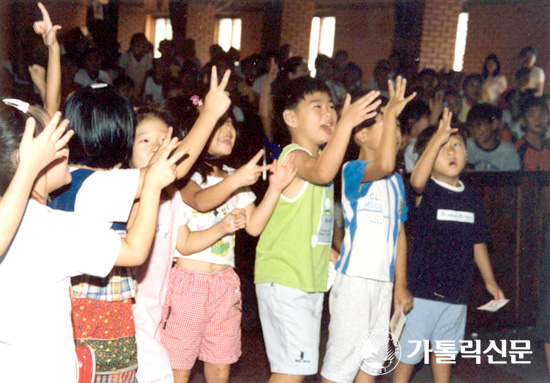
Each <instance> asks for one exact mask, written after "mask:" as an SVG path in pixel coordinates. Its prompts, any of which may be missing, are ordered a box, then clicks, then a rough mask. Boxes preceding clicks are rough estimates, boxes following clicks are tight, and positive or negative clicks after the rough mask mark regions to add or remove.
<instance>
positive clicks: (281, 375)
mask: <svg viewBox="0 0 550 383" xmlns="http://www.w3.org/2000/svg"><path fill="white" fill-rule="evenodd" d="M39 7H40V10H41V12H42V15H43V19H42V20H41V21H38V22H36V23H35V26H34V29H35V31H36V33H37V34H39V35H40V36H42V38H43V41H44V43H45V45H46V46H47V47H48V53H49V55H48V68H47V71H46V70H44V71H42V70H41V69H40V68H37V67H32V68H30V69H29V70H30V73H31V75H32V79H33V82H34V83H35V85H36V89H37V90H38V92H39V95H40V103H41V104H42V106H36V105H34V106H33V105H29V104H28V103H27V102H24V101H20V100H17V99H12V98H4V99H3V102H2V103H1V105H0V166H1V167H2V173H1V175H0V193H1V195H2V198H1V199H0V216H1V217H2V219H1V220H0V228H1V229H3V230H2V233H3V236H2V238H1V242H0V250H1V255H0V305H1V306H2V307H3V308H4V309H5V311H4V314H3V315H2V316H1V317H0V363H1V365H2V367H1V368H0V381H2V382H4V381H6V382H29V381H37V382H38V381H40V382H46V383H49V382H62V383H69V382H71V383H73V382H76V381H80V382H84V381H85V380H84V378H85V377H86V376H88V377H90V376H92V377H94V381H95V382H98V383H102V382H109V383H110V382H120V383H125V382H136V381H137V382H139V383H153V382H176V383H186V382H188V381H189V379H190V373H191V369H192V368H193V366H194V364H195V362H196V360H201V361H203V362H204V375H205V379H206V382H207V383H214V382H228V380H229V374H230V367H231V365H232V364H234V363H235V362H237V361H238V359H239V357H240V356H241V318H242V301H241V298H242V296H241V287H240V280H239V276H238V275H237V273H236V272H235V258H236V257H235V234H236V233H237V232H238V231H239V230H245V231H246V232H247V233H248V234H249V235H251V236H259V242H258V244H257V247H256V254H255V268H254V283H255V285H256V295H257V299H258V310H259V316H260V321H261V325H262V331H263V338H264V342H265V348H266V353H267V356H268V359H269V364H270V369H271V373H272V375H271V378H270V382H272V383H279V382H301V381H302V380H303V379H304V378H305V376H307V375H313V374H316V373H317V372H318V368H319V365H322V369H321V376H322V379H323V382H354V381H356V382H374V381H375V379H376V376H377V374H378V373H380V371H378V372H377V371H376V370H367V369H363V368H362V365H361V364H360V363H357V361H356V358H355V356H356V355H355V354H356V353H357V351H356V345H357V340H358V339H359V338H360V337H361V336H362V334H364V333H366V332H368V331H370V330H388V327H389V321H390V315H391V314H392V313H402V314H406V318H407V322H406V325H405V329H404V332H403V335H402V338H401V344H402V346H403V351H402V353H401V356H400V357H399V360H400V363H399V364H398V365H397V368H396V370H395V373H394V378H393V379H394V382H398V383H399V382H408V380H409V378H410V375H411V373H412V370H413V367H414V365H415V364H416V363H418V362H419V359H417V358H414V357H410V355H411V354H414V353H413V352H411V351H412V349H410V348H411V347H413V344H414V342H415V341H422V340H429V341H430V342H431V343H432V345H435V344H437V342H438V341H441V340H446V341H454V342H457V343H458V342H460V341H461V340H462V339H463V338H464V331H465V323H466V307H467V303H468V293H469V288H470V286H471V284H472V275H473V272H474V265H475V266H477V268H478V269H479V271H480V272H481V276H482V278H483V281H484V283H485V286H486V289H487V291H488V292H489V293H490V294H491V295H492V296H493V297H494V298H495V299H496V300H501V299H504V293H503V291H502V290H501V289H500V287H499V286H498V284H497V282H496V280H495V278H494V276H493V272H492V268H491V263H490V260H489V253H488V250H487V243H488V242H489V241H490V240H491V234H490V231H489V227H488V218H487V216H486V213H485V209H484V206H483V202H482V200H481V198H480V197H479V195H477V193H476V192H475V191H474V190H473V189H472V188H471V187H469V186H468V185H465V184H464V183H462V181H461V180H460V175H461V173H462V172H463V171H464V170H465V169H467V168H468V167H471V168H473V169H474V170H479V171H495V170H498V171H513V170H520V169H523V170H550V146H549V143H548V141H547V138H548V123H549V110H548V104H547V102H546V100H545V99H543V98H541V97H536V96H535V95H536V94H537V93H539V92H540V89H541V88H540V83H541V81H542V82H543V81H544V73H542V75H541V73H540V71H537V74H536V76H535V77H533V78H531V79H530V81H531V80H532V82H533V84H534V85H531V84H520V82H521V81H522V80H521V79H522V73H523V72H525V73H527V74H530V75H532V69H531V72H526V71H525V70H523V69H525V68H532V67H533V65H534V60H533V55H535V56H536V51H534V50H532V49H531V50H529V49H527V50H526V51H525V52H523V51H522V53H521V57H524V56H528V57H529V58H530V59H529V60H527V58H525V68H523V69H520V70H519V71H518V75H517V79H518V86H517V89H514V90H512V91H509V92H508V93H505V92H504V89H505V88H506V85H505V84H506V82H505V81H504V80H503V79H502V77H501V76H502V75H501V74H500V63H499V61H498V58H497V57H496V56H494V55H491V56H489V57H488V58H487V60H486V62H485V64H484V71H483V74H482V75H476V74H472V75H469V76H466V77H465V78H464V79H463V81H462V83H461V82H460V81H457V79H456V78H455V77H456V76H455V77H453V75H447V74H438V73H436V72H435V71H433V70H424V71H422V72H421V73H420V74H419V76H418V77H417V79H416V80H415V81H413V82H412V84H409V86H408V85H407V80H405V78H404V77H403V76H402V75H401V73H402V72H400V68H399V67H398V66H397V65H396V64H394V63H393V61H392V60H381V61H380V62H379V65H377V70H376V73H375V76H374V77H373V78H372V81H371V83H372V84H375V86H374V87H375V88H377V89H376V90H370V91H367V90H364V89H362V87H361V84H360V81H359V82H358V78H359V79H360V78H361V73H360V69H359V67H358V66H357V65H356V64H354V63H352V62H349V58H348V57H347V54H346V53H345V52H343V51H339V52H337V54H336V55H335V59H334V60H333V59H330V58H328V57H326V56H323V57H320V58H319V59H318V66H319V68H318V73H317V74H318V76H317V78H312V77H310V76H309V70H308V69H307V66H306V64H305V62H304V60H303V59H302V58H301V57H291V58H289V56H290V51H289V47H288V46H285V47H281V49H280V50H279V51H278V52H273V53H272V54H270V55H268V58H265V59H266V62H265V63H264V64H265V67H264V73H260V72H257V71H256V70H257V69H258V67H260V66H262V65H254V63H252V61H255V63H256V64H260V60H261V58H260V57H252V58H247V59H245V60H243V62H242V65H241V67H240V68H239V70H241V71H242V73H241V75H242V77H238V75H237V72H238V70H237V69H236V68H235V67H234V65H233V63H232V62H231V60H233V62H234V61H235V60H234V57H233V56H231V55H229V54H226V53H224V52H223V51H221V52H220V51H219V50H218V49H212V50H211V53H212V58H211V61H210V62H209V63H208V64H207V65H206V66H205V67H204V68H203V69H202V71H201V69H200V66H199V65H198V63H197V61H196V59H195V58H194V57H193V55H190V56H188V57H186V58H185V60H183V59H181V57H177V55H176V54H175V52H174V50H173V49H174V47H173V46H172V45H171V44H170V42H168V41H165V42H164V43H163V46H162V52H163V59H162V60H159V61H156V62H154V63H153V60H152V53H151V49H150V44H149V43H148V41H147V39H146V38H145V36H144V35H141V34H139V35H136V36H134V37H133V38H132V42H131V44H130V50H129V51H128V52H127V53H125V54H124V55H123V56H121V58H120V61H119V63H120V67H121V68H122V69H120V70H119V71H118V72H116V71H115V72H113V71H111V73H108V72H107V71H103V69H104V68H102V66H101V55H100V52H99V50H98V47H95V46H90V45H89V44H90V43H89V42H86V43H85V46H84V47H80V48H78V49H76V48H75V49H76V51H79V49H80V52H81V53H82V52H85V53H86V54H84V55H83V56H82V57H84V60H83V65H82V68H80V70H79V71H73V78H72V79H71V81H66V80H65V79H64V78H63V76H64V75H65V74H66V73H65V71H64V70H62V68H63V65H62V60H63V61H65V60H68V61H70V58H67V57H65V58H63V59H62V58H61V49H60V44H59V43H58V41H57V31H58V30H59V29H60V27H59V26H57V25H54V24H53V23H52V22H51V20H50V18H49V15H48V12H47V10H46V9H45V7H44V6H43V5H42V4H40V3H39ZM191 46H192V44H190V43H189V47H191ZM214 48H215V47H214ZM191 50H192V49H191ZM64 51H66V52H71V51H73V49H71V48H70V47H66V48H65V49H64ZM233 53H234V52H233ZM229 58H231V60H229ZM268 63H269V64H268ZM150 69H152V70H151V71H150ZM357 69H359V70H357ZM539 69H540V68H539ZM46 73H47V75H46ZM222 73H223V76H222V77H221V78H219V77H218V74H222ZM381 74H382V75H381ZM112 75H117V76H118V77H117V78H116V79H114V82H113V83H114V84H115V86H113V85H110V83H111V79H112V77H111V76H112ZM149 75H150V77H149ZM388 78H390V79H389V80H388ZM176 79H178V80H177V81H176ZM182 79H184V80H185V81H186V86H185V87H184V86H182V83H181V81H182ZM382 79H384V80H382ZM541 79H542V80H541ZM523 81H524V82H527V79H526V78H525V79H523ZM75 83H76V84H79V85H77V86H75ZM64 84H69V85H70V87H71V90H70V91H69V92H65V91H64V89H63V88H64ZM457 84H460V85H457ZM503 84H504V85H503ZM457 87H458V88H457ZM117 88H118V89H117ZM461 89H463V91H464V93H461ZM527 89H532V91H531V92H529V91H527ZM67 93H69V94H68V95H67ZM462 94H463V96H462ZM66 95H67V97H65V96H66ZM384 96H386V97H384ZM482 99H483V100H485V101H487V102H486V103H482V102H481V101H482ZM499 100H503V103H504V105H505V111H507V112H508V116H509V121H519V122H520V126H521V129H519V130H515V128H513V127H512V126H511V125H508V126H505V125H503V121H505V120H506V118H505V117H504V114H503V111H502V109H501V108H500V107H499V106H498V105H497V104H498V102H499ZM151 101H155V102H154V103H151ZM138 105H139V107H138ZM61 106H63V116H64V118H65V119H64V120H61V113H60V112H58V110H59V109H60V108H61ZM340 107H341V108H340ZM251 121H254V124H256V125H258V126H256V127H255V129H256V130H258V128H259V126H260V125H261V126H262V127H263V129H261V128H260V133H259V134H257V135H255V133H254V131H253V128H251V125H252V122H251ZM466 128H467V129H466ZM520 131H521V133H522V134H521V135H519V134H518V133H519V132H520ZM262 135H264V136H265V137H264V140H263V142H262V139H261V137H262ZM172 136H173V137H172ZM258 137H260V140H259V141H258V140H256V138H258ZM350 141H352V142H353V143H354V144H355V145H356V147H358V150H357V148H355V151H356V152H357V153H358V154H357V158H356V159H351V158H349V150H348V149H349V148H350V147H349V144H350ZM264 143H265V146H266V149H263V148H262V146H264ZM235 154H237V156H236V155H235ZM268 158H269V160H268ZM271 159H272V160H271ZM345 159H346V161H345ZM347 160H349V161H347ZM260 161H263V163H262V164H261V165H260V164H259V163H260ZM402 166H405V168H406V170H407V171H408V172H411V174H410V185H411V189H410V193H412V194H409V197H407V194H406V190H407V188H406V187H405V181H404V179H403V177H402V175H401V174H400V172H399V170H402ZM340 171H341V174H342V193H341V194H342V197H341V205H342V212H343V213H342V214H343V222H344V224H343V232H344V234H343V237H342V240H341V241H338V244H337V245H335V243H334V242H333V229H334V227H337V226H338V225H336V226H335V222H334V221H335V219H336V218H338V217H335V205H334V202H335V201H334V194H335V191H334V186H333V181H334V180H335V178H336V177H337V176H338V173H339V172H340ZM260 177H262V178H263V180H264V181H268V184H267V185H268V186H267V187H266V190H265V192H264V193H263V196H262V199H261V202H260V203H256V202H255V200H256V196H255V194H254V193H253V192H252V190H251V188H253V187H254V185H255V184H256V183H257V182H258V181H259V179H260ZM407 218H409V223H410V228H411V232H410V234H409V235H410V237H411V239H410V240H407V233H405V226H404V222H405V221H406V220H407ZM340 226H342V225H340ZM340 242H341V244H340ZM407 243H410V244H411V248H410V249H407ZM333 248H336V249H337V250H338V251H334V250H333ZM331 264H332V266H333V268H334V270H335V271H334V272H335V278H334V282H333V284H332V281H330V280H329V269H330V268H331V267H330V265H331ZM23 273H24V275H25V277H24V278H25V281H22V275H23ZM30 281H32V283H31V282H30ZM14 285H17V286H18V288H17V289H14ZM331 285H332V290H331V291H330V297H329V307H330V324H329V337H328V343H327V349H326V353H325V355H324V359H323V360H322V361H321V360H320V357H321V356H322V355H320V353H319V346H320V338H321V337H320V334H321V314H322V310H323V301H324V297H325V293H326V292H327V291H328V290H329V289H330V287H331ZM392 302H393V304H392ZM38 318H40V319H38ZM38 322H40V324H41V326H38ZM545 339H547V336H546V337H545ZM79 347H81V348H80V349H79ZM82 347H83V348H84V349H85V350H88V351H87V352H88V355H91V354H90V351H89V350H92V351H93V355H94V358H93V359H92V361H91V362H90V359H88V360H87V361H86V360H85V358H84V359H83V358H82V357H79V356H81V355H82V349H83V348H82ZM433 351H434V353H435V355H439V354H441V353H446V352H448V351H446V350H440V349H437V347H435V346H434V347H433ZM422 355H423V353H417V357H418V358H420V357H421V356H422ZM29 356H30V357H29ZM374 362H375V364H377V365H380V366H382V365H383V364H384V362H385V361H384V356H382V358H381V359H376V360H375V361H374ZM29 365H32V368H29ZM432 367H433V371H434V380H435V381H437V382H446V381H448V380H449V378H450V374H451V370H450V365H449V364H443V363H439V362H438V361H437V360H434V361H433V364H432ZM89 381H90V380H89Z"/></svg>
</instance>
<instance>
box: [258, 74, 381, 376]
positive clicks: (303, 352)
mask: <svg viewBox="0 0 550 383" xmlns="http://www.w3.org/2000/svg"><path fill="white" fill-rule="evenodd" d="M378 94H379V93H378V92H371V93H369V94H367V95H366V96H363V97H361V98H360V99H359V100H357V101H356V102H355V103H353V104H350V97H349V95H348V97H347V98H346V102H345V104H344V109H343V113H342V118H341V120H340V121H339V122H338V116H337V114H336V110H335V108H334V105H333V103H332V100H331V98H330V90H329V89H328V87H327V86H326V85H325V83H324V82H323V81H321V80H316V79H312V78H309V77H301V78H298V79H295V80H292V81H290V83H289V86H288V89H287V92H286V95H287V96H286V98H285V105H284V112H282V114H283V118H284V122H285V124H286V126H287V128H288V130H289V131H290V135H291V137H292V144H291V145H288V146H286V147H285V148H284V150H283V152H282V154H281V156H280V157H279V161H285V160H286V158H287V156H288V155H290V154H291V153H294V155H295V159H294V166H295V167H296V168H297V169H298V173H297V176H296V178H295V179H294V180H293V181H292V183H291V184H290V185H289V186H288V187H287V188H286V189H285V190H284V191H283V193H282V194H281V196H280V197H279V199H278V201H277V206H276V207H275V211H274V212H273V216H272V217H271V219H270V220H269V222H268V224H267V226H266V228H265V230H264V232H263V233H262V235H261V236H260V241H259V243H258V246H257V248H256V265H255V271H254V273H255V277H254V282H255V283H256V294H257V296H258V307H259V313H260V320H261V323H262V331H263V334H264V341H265V344H266V349H267V355H268V358H269V363H270V366H271V372H272V376H271V379H270V382H301V381H302V380H303V379H304V377H305V376H306V375H313V374H315V373H317V367H318V359H319V337H320V325H321V322H320V321H321V311H322V308H323V297H324V292H325V291H326V290H327V279H328V267H329V266H328V265H329V257H330V248H331V242H332V228H333V189H332V180H333V179H334V177H335V176H336V173H337V172H338V170H339V169H340V166H341V164H342V160H343V157H344V153H345V151H346V148H347V146H348V143H349V140H350V135H351V131H352V129H353V128H354V127H355V126H357V125H358V124H360V123H361V122H363V121H365V120H366V119H368V118H372V117H374V116H375V115H376V112H375V110H376V108H377V107H378V105H379V104H380V101H375V99H376V97H378ZM324 144H326V146H325V148H324V150H323V151H322V152H321V151H320V147H321V145H324Z"/></svg>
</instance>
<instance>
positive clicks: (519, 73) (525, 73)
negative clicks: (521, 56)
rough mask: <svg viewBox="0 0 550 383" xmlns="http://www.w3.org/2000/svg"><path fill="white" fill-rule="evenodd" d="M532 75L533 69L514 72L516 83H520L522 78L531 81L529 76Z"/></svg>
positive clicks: (520, 69) (525, 68)
mask: <svg viewBox="0 0 550 383" xmlns="http://www.w3.org/2000/svg"><path fill="white" fill-rule="evenodd" d="M530 74H531V68H527V67H523V68H519V69H517V70H516V71H515V72H514V80H516V82H519V80H521V79H522V78H524V79H529V75H530Z"/></svg>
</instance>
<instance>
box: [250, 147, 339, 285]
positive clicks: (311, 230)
mask: <svg viewBox="0 0 550 383" xmlns="http://www.w3.org/2000/svg"><path fill="white" fill-rule="evenodd" d="M293 150H304V151H305V149H303V148H301V147H300V146H298V145H296V144H291V145H289V146H287V147H285V148H284V149H283V152H282V153H281V155H280V157H279V163H281V162H282V161H283V159H284V158H285V156H286V155H287V154H288V153H290V152H291V151H293ZM333 200H334V189H333V186H332V183H330V184H329V185H315V184H311V183H309V182H305V184H304V186H303V188H302V190H301V191H300V193H299V194H298V195H297V196H296V197H295V198H293V199H288V198H286V197H284V196H283V195H281V196H280V197H279V200H278V201H277V205H276V206H275V210H274V212H273V215H272V216H271V218H270V220H269V222H268V223H267V225H266V227H265V229H264V231H263V232H262V234H261V236H260V240H259V242H258V246H257V247H256V264H255V268H254V283H271V282H275V283H279V284H281V285H285V286H289V287H293V288H296V289H299V290H302V291H306V292H324V291H326V290H327V278H328V264H329V258H330V248H331V244H332V229H333V220H334V207H333V204H334V203H333Z"/></svg>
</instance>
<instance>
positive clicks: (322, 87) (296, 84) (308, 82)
mask: <svg viewBox="0 0 550 383" xmlns="http://www.w3.org/2000/svg"><path fill="white" fill-rule="evenodd" d="M315 92H321V93H326V94H328V95H329V96H330V90H329V88H328V86H327V85H326V84H325V82H324V81H322V80H318V79H315V78H311V77H308V76H305V77H299V78H296V79H294V80H291V81H289V82H288V85H287V86H286V92H284V93H283V94H284V97H282V99H283V100H282V101H283V103H282V106H283V109H282V110H281V112H283V111H285V110H287V109H288V110H295V109H296V108H297V107H298V104H299V103H300V101H303V100H304V99H305V98H306V95H308V94H313V93H315Z"/></svg>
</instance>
